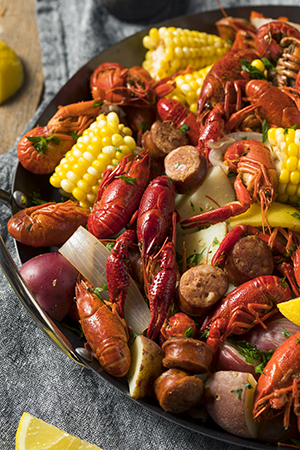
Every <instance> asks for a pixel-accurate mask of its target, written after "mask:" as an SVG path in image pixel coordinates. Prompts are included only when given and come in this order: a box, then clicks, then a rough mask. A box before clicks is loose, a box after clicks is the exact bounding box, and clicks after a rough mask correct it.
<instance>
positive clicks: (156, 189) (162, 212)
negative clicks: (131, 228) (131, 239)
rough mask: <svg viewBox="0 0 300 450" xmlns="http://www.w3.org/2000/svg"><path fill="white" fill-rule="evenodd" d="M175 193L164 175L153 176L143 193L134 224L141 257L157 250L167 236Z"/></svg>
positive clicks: (144, 257) (173, 207)
mask: <svg viewBox="0 0 300 450" xmlns="http://www.w3.org/2000/svg"><path fill="white" fill-rule="evenodd" d="M175 194H176V191H175V187H174V185H173V183H172V181H171V180H170V179H169V178H168V177H167V176H166V175H162V176H159V177H156V178H154V180H152V181H151V183H149V185H148V187H147V188H146V189H145V192H144V193H143V196H142V198H141V201H140V205H139V209H138V215H137V226H136V228H137V239H138V243H139V246H140V250H141V255H142V258H143V259H146V258H149V257H150V256H151V255H153V254H154V253H155V252H157V250H158V249H159V246H160V245H161V244H162V243H163V241H164V240H165V238H166V236H167V233H168V231H169V229H170V226H171V221H172V215H173V212H174V210H175Z"/></svg>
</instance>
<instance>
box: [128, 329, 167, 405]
mask: <svg viewBox="0 0 300 450" xmlns="http://www.w3.org/2000/svg"><path fill="white" fill-rule="evenodd" d="M130 351H131V357H132V359H131V366H130V369H129V372H128V374H127V379H128V386H129V393H130V395H131V397H133V398H142V397H145V396H146V395H151V394H152V389H153V384H154V381H155V380H156V378H157V377H159V375H160V374H161V373H162V372H163V371H164V370H165V369H164V367H163V364H162V359H163V357H164V352H163V350H162V349H161V347H160V346H159V345H158V344H156V342H154V341H152V340H151V339H149V338H147V337H146V336H143V335H138V336H137V337H136V338H135V339H134V342H133V344H132V346H131V347H130Z"/></svg>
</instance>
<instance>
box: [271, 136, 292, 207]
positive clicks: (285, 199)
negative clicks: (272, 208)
mask: <svg viewBox="0 0 300 450" xmlns="http://www.w3.org/2000/svg"><path fill="white" fill-rule="evenodd" d="M268 139H269V142H270V144H271V148H272V150H273V153H274V159H275V163H276V166H277V170H278V173H279V184H278V187H277V193H278V196H277V198H276V200H277V201H278V202H281V203H297V202H299V200H300V150H299V149H300V129H298V130H296V129H294V128H270V129H269V130H268Z"/></svg>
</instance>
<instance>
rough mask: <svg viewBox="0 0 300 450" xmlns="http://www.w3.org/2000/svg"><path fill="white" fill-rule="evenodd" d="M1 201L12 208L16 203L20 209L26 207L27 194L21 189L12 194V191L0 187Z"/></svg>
mask: <svg viewBox="0 0 300 450" xmlns="http://www.w3.org/2000/svg"><path fill="white" fill-rule="evenodd" d="M0 202H1V203H3V204H4V205H5V206H7V207H8V208H11V209H12V207H13V203H15V204H16V205H17V207H18V208H20V209H23V208H25V207H26V205H27V199H26V196H25V194H23V192H21V191H14V192H13V193H12V194H11V193H10V192H7V191H4V190H3V189H0Z"/></svg>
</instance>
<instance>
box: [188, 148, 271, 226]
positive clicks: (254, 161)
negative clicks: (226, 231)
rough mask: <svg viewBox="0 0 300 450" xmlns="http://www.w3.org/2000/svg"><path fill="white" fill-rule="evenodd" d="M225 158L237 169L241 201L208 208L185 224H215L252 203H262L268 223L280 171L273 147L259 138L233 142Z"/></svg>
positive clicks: (244, 209) (237, 187) (264, 218)
mask: <svg viewBox="0 0 300 450" xmlns="http://www.w3.org/2000/svg"><path fill="white" fill-rule="evenodd" d="M224 160H225V161H226V162H227V164H228V165H229V167H230V169H231V170H232V171H233V172H236V173H237V177H236V179H235V182H234V188H235V192H236V196H237V199H238V200H239V202H240V203H231V204H228V205H225V206H222V207H219V208H216V209H214V210H213V211H207V212H205V213H202V214H199V215H197V216H194V217H190V218H189V219H186V220H184V221H182V222H181V225H182V226H184V228H193V227H196V226H200V225H207V224H215V223H219V222H222V221H224V220H227V219H229V218H230V217H232V216H236V215H238V214H242V213H243V212H245V211H247V209H249V207H250V205H251V204H252V203H255V202H256V203H260V204H261V209H262V220H263V224H267V225H268V221H267V217H266V212H267V210H268V208H269V207H270V205H271V204H272V202H273V201H274V199H275V195H276V189H277V183H278V180H277V171H276V168H275V164H274V160H273V157H272V154H271V151H270V149H269V148H268V147H267V146H266V145H264V144H262V143H260V142H258V141H255V140H245V141H240V142H236V143H235V144H233V145H231V146H230V147H229V148H228V149H227V150H226V152H225V155H224Z"/></svg>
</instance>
